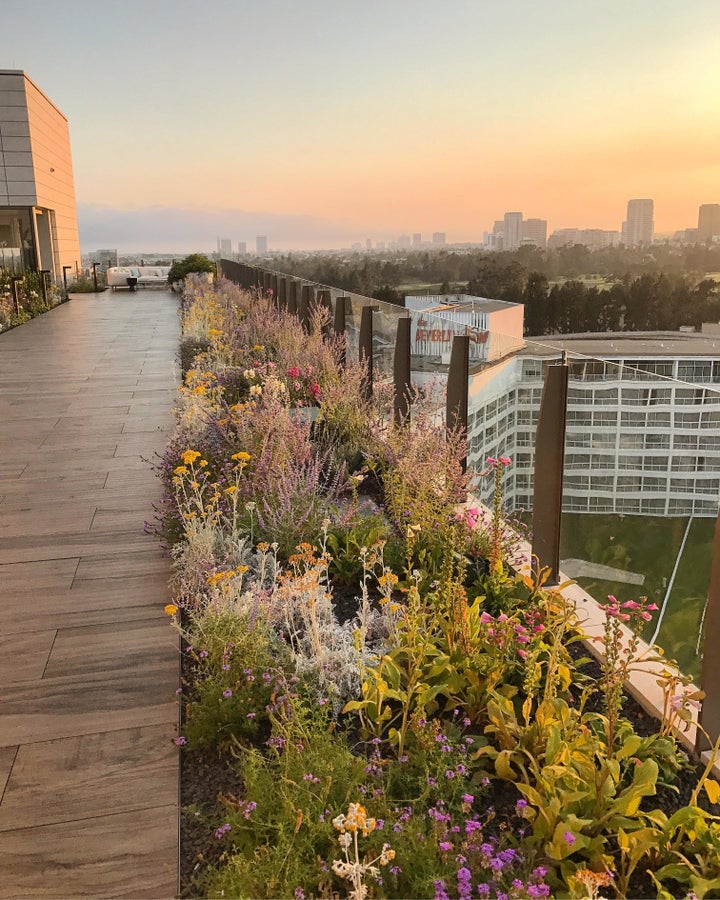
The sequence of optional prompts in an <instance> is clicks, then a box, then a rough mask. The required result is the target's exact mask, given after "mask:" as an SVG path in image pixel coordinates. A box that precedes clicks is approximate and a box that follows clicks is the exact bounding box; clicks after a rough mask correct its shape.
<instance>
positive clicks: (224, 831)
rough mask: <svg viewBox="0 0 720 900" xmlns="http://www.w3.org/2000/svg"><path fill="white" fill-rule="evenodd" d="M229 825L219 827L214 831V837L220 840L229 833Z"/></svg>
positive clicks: (227, 823)
mask: <svg viewBox="0 0 720 900" xmlns="http://www.w3.org/2000/svg"><path fill="white" fill-rule="evenodd" d="M230 828H231V825H230V823H229V822H226V823H225V824H224V825H221V826H220V827H219V828H217V829H216V830H215V837H216V838H217V839H218V840H220V838H221V837H222V836H223V835H224V834H227V833H228V831H230Z"/></svg>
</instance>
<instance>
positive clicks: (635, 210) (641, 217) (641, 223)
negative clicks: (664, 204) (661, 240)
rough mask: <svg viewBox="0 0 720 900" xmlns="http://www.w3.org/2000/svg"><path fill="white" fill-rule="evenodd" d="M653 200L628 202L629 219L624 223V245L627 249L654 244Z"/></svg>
mask: <svg viewBox="0 0 720 900" xmlns="http://www.w3.org/2000/svg"><path fill="white" fill-rule="evenodd" d="M654 207H655V204H654V202H653V201H652V200H628V205H627V219H626V220H625V221H624V222H623V223H622V243H623V244H625V245H626V246H627V247H637V246H640V245H642V244H652V239H653V231H654V228H655V223H654V221H653V213H654Z"/></svg>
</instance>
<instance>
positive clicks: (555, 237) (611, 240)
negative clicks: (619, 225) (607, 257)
mask: <svg viewBox="0 0 720 900" xmlns="http://www.w3.org/2000/svg"><path fill="white" fill-rule="evenodd" d="M619 243H620V232H619V231H605V230H604V229H602V228H559V229H557V230H555V231H553V233H552V234H551V235H550V237H549V238H548V241H547V245H548V247H549V248H550V249H557V248H558V247H565V246H567V245H572V244H583V245H584V246H585V247H589V248H590V249H591V250H601V249H602V248H604V247H616V246H617V245H618V244H619Z"/></svg>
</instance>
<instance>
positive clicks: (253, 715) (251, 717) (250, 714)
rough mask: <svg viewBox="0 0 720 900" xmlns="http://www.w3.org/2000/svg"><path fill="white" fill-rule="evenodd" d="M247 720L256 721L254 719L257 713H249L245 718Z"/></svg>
mask: <svg viewBox="0 0 720 900" xmlns="http://www.w3.org/2000/svg"><path fill="white" fill-rule="evenodd" d="M245 718H246V719H254V718H255V713H254V712H249V713H248V714H247V715H246V716H245Z"/></svg>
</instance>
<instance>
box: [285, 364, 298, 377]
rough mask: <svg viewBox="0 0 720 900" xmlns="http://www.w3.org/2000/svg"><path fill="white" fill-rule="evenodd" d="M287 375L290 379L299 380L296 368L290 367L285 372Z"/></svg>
mask: <svg viewBox="0 0 720 900" xmlns="http://www.w3.org/2000/svg"><path fill="white" fill-rule="evenodd" d="M287 374H288V375H289V376H290V377H291V378H299V377H300V369H298V367H297V366H291V367H290V368H289V369H288V370H287Z"/></svg>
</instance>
